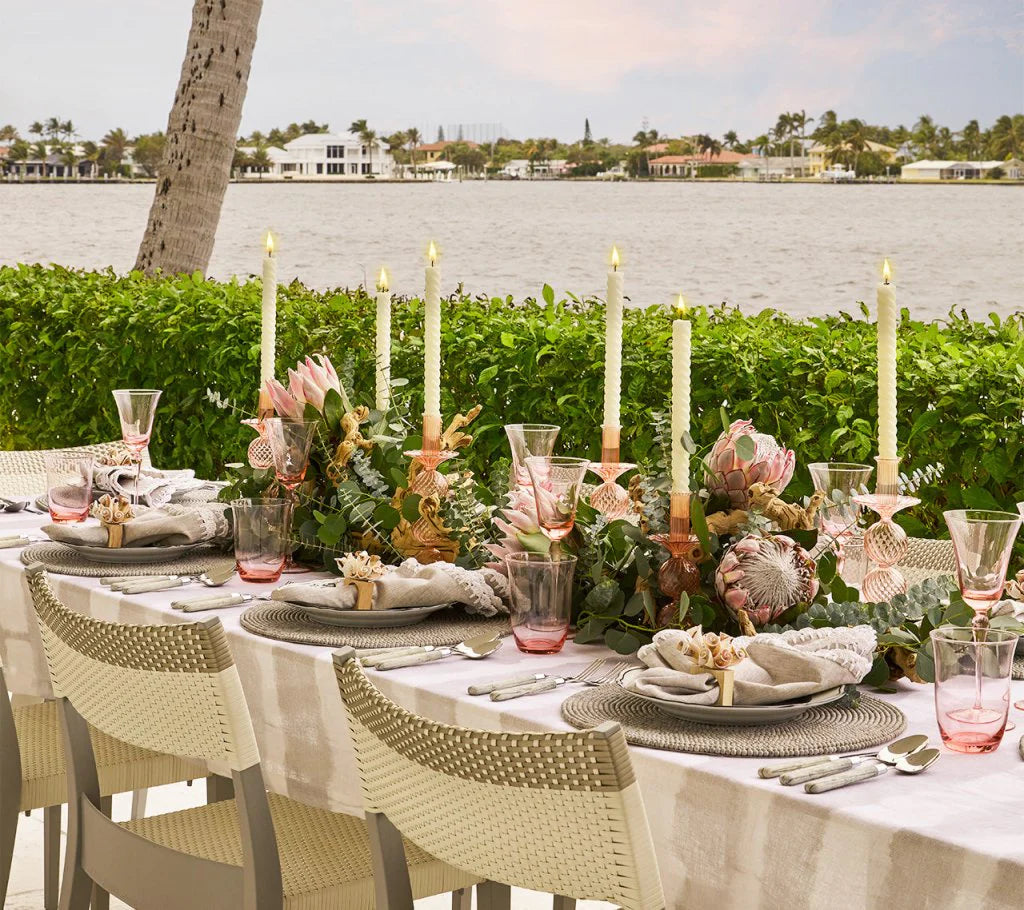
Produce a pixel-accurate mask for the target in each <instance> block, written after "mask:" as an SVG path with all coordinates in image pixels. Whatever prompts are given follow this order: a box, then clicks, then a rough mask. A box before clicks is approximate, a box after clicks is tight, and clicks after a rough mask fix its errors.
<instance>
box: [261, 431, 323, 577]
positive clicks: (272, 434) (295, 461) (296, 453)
mask: <svg viewBox="0 0 1024 910" xmlns="http://www.w3.org/2000/svg"><path fill="white" fill-rule="evenodd" d="M264 425H265V426H266V430H267V441H268V442H269V443H270V451H271V453H272V454H273V456H274V474H275V476H276V477H277V481H278V483H280V484H281V486H282V487H284V489H285V494H286V496H287V498H288V500H289V501H290V502H291V503H292V506H293V509H294V505H295V502H296V493H295V491H296V490H297V489H298V488H299V485H300V484H301V483H302V481H303V480H305V478H306V468H307V467H309V452H310V449H311V448H312V447H313V440H314V439H315V438H316V434H317V428H318V427H319V422H318V421H316V420H299V419H298V418H294V417H268V418H267V419H266V420H265V421H264ZM290 518H291V512H289V520H290ZM288 530H289V532H290V531H291V528H290V527H289V529H288ZM284 571H285V572H287V573H289V574H291V573H295V572H305V571H307V570H306V569H305V568H303V567H302V566H300V565H299V564H298V563H297V562H295V560H294V559H292V556H291V553H289V554H288V559H287V561H286V562H285V566H284Z"/></svg>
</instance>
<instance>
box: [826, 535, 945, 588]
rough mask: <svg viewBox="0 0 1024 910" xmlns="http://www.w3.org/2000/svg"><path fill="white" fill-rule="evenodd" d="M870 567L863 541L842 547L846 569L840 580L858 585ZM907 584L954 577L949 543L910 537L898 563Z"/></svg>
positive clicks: (858, 538)
mask: <svg viewBox="0 0 1024 910" xmlns="http://www.w3.org/2000/svg"><path fill="white" fill-rule="evenodd" d="M869 568H870V565H869V564H868V559H867V555H866V554H865V552H864V538H863V537H855V538H854V539H853V540H851V541H850V542H849V543H848V544H847V545H846V568H845V569H844V570H843V578H844V579H845V580H846V581H847V582H849V583H850V584H860V583H861V581H863V580H864V575H865V573H866V572H867V570H868V569H869ZM899 569H900V571H901V572H902V573H903V577H904V578H906V580H907V584H909V585H916V584H920V583H921V582H922V581H924V580H925V579H926V578H939V577H940V576H942V575H947V576H955V575H956V553H955V552H954V551H953V541H951V540H934V539H932V538H928V537H911V538H909V540H908V542H907V555H906V556H904V557H903V559H902V560H901V561H900V563H899Z"/></svg>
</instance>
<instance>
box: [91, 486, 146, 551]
mask: <svg viewBox="0 0 1024 910" xmlns="http://www.w3.org/2000/svg"><path fill="white" fill-rule="evenodd" d="M89 514H90V515H92V517H93V518H98V519H99V520H100V524H101V525H103V527H104V528H106V531H107V546H108V547H113V548H114V549H117V548H118V547H120V546H121V545H122V544H123V542H124V524H125V523H126V522H129V521H131V520H132V519H133V518H134V517H135V509H134V508H133V506H132V504H131V503H130V502H129V501H128V499H127V497H124V496H111V495H110V494H109V493H104V494H103V496H101V497H100V498H99V499H97V500H96V502H94V503H93V504H92V508H91V509H90V510H89Z"/></svg>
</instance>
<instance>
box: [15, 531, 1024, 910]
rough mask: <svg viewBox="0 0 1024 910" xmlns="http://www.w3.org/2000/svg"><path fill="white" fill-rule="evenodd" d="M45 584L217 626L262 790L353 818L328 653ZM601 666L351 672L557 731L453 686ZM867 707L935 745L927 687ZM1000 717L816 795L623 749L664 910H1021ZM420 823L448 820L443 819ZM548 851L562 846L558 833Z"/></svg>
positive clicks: (556, 702) (1022, 807)
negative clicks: (893, 711) (981, 751)
mask: <svg viewBox="0 0 1024 910" xmlns="http://www.w3.org/2000/svg"><path fill="white" fill-rule="evenodd" d="M2 521H3V530H4V532H5V533H16V532H20V531H24V532H35V531H38V529H39V528H40V527H41V526H42V525H43V524H44V523H45V521H46V517H45V516H40V515H31V514H26V513H19V514H18V515H8V516H3V518H2ZM20 554H21V550H20V549H17V548H13V549H8V550H0V655H2V657H3V662H4V668H5V672H6V674H7V682H8V686H9V688H10V689H11V690H12V691H14V692H18V693H23V694H27V695H39V696H46V695H48V694H50V691H51V690H50V686H49V682H48V677H47V673H46V667H45V663H44V658H43V652H42V645H41V642H40V639H39V634H38V630H37V628H36V623H35V618H34V615H33V611H32V605H31V600H30V596H29V591H28V586H27V584H26V581H25V572H24V569H25V566H24V565H23V563H22V562H21V560H20ZM111 568H112V573H111V574H116V567H111ZM306 577H315V576H306ZM50 578H51V582H52V584H53V586H54V590H55V591H56V593H57V595H58V596H59V597H60V598H61V600H62V601H63V602H64V603H65V604H67V605H68V606H69V607H71V608H72V609H75V610H78V611H81V612H83V613H86V614H89V615H91V616H94V617H97V618H99V619H105V620H111V621H118V622H128V623H146V624H154V623H176V622H184V621H195V620H197V619H204V618H207V617H210V616H216V617H218V618H219V619H220V620H221V622H222V623H223V624H224V627H225V629H226V631H227V635H228V639H229V641H230V644H231V649H232V652H233V654H234V658H235V662H236V664H237V665H238V670H239V673H240V676H241V680H242V685H243V688H244V691H245V695H246V699H247V701H248V705H249V709H250V712H251V714H252V719H253V725H254V728H255V731H256V737H257V740H258V742H259V746H260V752H261V758H262V763H263V771H264V776H265V778H266V783H267V786H268V787H269V788H270V789H271V790H274V791H276V792H279V793H283V794H286V795H287V796H289V797H292V798H293V799H297V800H299V801H302V802H305V803H309V804H312V805H315V806H320V807H324V808H327V809H331V810H335V811H339V812H347V813H354V814H361V797H360V786H359V777H358V773H357V769H356V764H355V757H354V754H353V749H352V744H351V741H350V739H349V736H348V732H347V729H346V721H345V715H344V710H343V707H342V704H341V701H340V697H339V694H338V689H337V685H336V683H335V679H334V675H333V668H332V664H331V658H330V649H329V648H323V647H315V646H310V645H298V644H290V643H286V642H281V641H273V640H269V639H267V638H262V637H258V636H256V635H253V634H251V633H250V632H248V631H246V630H245V629H243V628H242V627H241V625H240V623H239V618H240V616H241V614H242V612H243V611H244V610H245V609H246V608H247V607H246V606H242V607H237V608H232V609H226V610H223V609H222V610H218V611H216V612H210V613H194V614H188V615H183V614H182V613H180V612H177V611H174V610H172V609H171V606H170V604H171V601H173V600H175V599H178V598H180V597H182V596H186V593H185V592H187V593H188V594H190V595H191V594H192V593H193V592H192V589H174V590H171V591H161V592H156V593H150V594H142V595H132V596H128V595H123V594H118V593H114V592H112V591H111V590H110V589H109V588H108V587H104V586H103V585H101V584H100V581H99V579H98V578H83V577H76V576H66V575H51V576H50ZM222 590H225V591H241V592H246V593H252V594H266V593H267V591H268V586H265V585H264V586H261V585H255V584H248V583H245V582H242V581H239V580H238V579H237V578H236V579H234V580H232V581H231V582H229V583H228V584H227V585H226V586H225V588H224V589H222ZM195 593H196V594H199V593H203V592H202V590H198V591H196V592H195ZM602 653H610V652H605V649H604V648H603V646H594V645H591V646H578V645H575V644H574V643H569V644H568V645H567V646H566V648H565V649H564V650H563V651H562V653H561V654H558V655H554V656H533V655H525V654H521V653H519V652H518V651H517V650H516V648H515V646H514V645H513V643H512V641H511V640H508V641H506V642H505V644H504V647H502V648H501V649H499V650H498V651H497V652H496V653H495V654H494V655H492V656H491V657H489V658H488V659H487V660H486V661H480V662H478V661H468V660H463V659H461V658H448V659H445V660H442V661H439V662H436V663H431V664H427V665H424V666H419V667H410V668H405V669H401V670H394V671H389V672H378V671H372V670H371V671H368V673H369V675H370V678H371V679H372V681H373V682H374V684H375V685H377V686H378V687H379V688H380V689H381V690H382V691H383V692H384V693H386V694H387V695H388V696H389V697H390V698H392V699H393V700H394V701H396V702H398V703H399V704H401V705H402V706H404V707H405V708H407V709H409V710H411V711H414V712H417V713H419V714H422V715H424V716H427V717H429V718H432V719H434V720H437V721H441V722H446V723H451V724H458V725H461V726H466V727H474V728H483V729H489V730H507V731H541V730H565V729H568V728H569V725H568V724H567V723H566V722H565V721H564V720H563V719H562V718H561V716H560V714H559V706H560V704H561V702H562V701H563V700H564V699H565V698H567V697H568V696H569V695H570V694H571V692H572V691H574V690H575V689H576V688H577V687H575V686H573V685H572V684H569V685H566V686H562V687H560V688H559V689H556V690H554V691H549V692H545V693H543V694H540V695H534V696H530V697H526V698H520V699H516V700H512V701H505V702H492V701H491V700H490V699H488V698H487V697H473V696H470V695H468V694H467V692H466V688H467V686H468V685H470V684H471V683H474V682H481V681H486V680H489V679H494V678H500V677H502V676H506V675H510V674H513V673H516V674H520V673H522V672H527V673H529V672H540V671H551V670H552V669H554V670H557V671H559V672H565V671H570V672H571V671H572V670H573V669H580V668H582V667H583V666H585V665H586V664H587V663H589V662H590V661H591V660H592V659H593V658H594V657H595V656H599V655H601V654H602ZM883 697H885V698H887V699H889V700H891V701H892V702H893V703H894V704H896V705H898V706H899V707H900V708H901V709H902V710H903V711H904V713H905V714H906V716H907V719H908V726H907V729H908V732H921V733H927V734H928V735H929V736H931V737H932V740H933V743H935V742H937V741H938V728H937V725H936V722H935V714H934V706H933V702H932V687H930V686H923V685H915V684H912V683H909V682H906V681H901V682H899V683H898V684H897V686H896V692H895V693H893V694H886V695H884V696H883ZM1013 697H1014V698H1015V699H1019V698H1024V683H1021V682H1018V683H1014V693H1013ZM1014 715H1015V716H1016V718H1017V720H1018V721H1019V722H1020V723H1021V727H1022V729H1021V730H1018V733H1016V734H1013V733H1011V734H1008V735H1007V736H1006V738H1005V740H1004V742H1003V744H1002V746H1001V747H1000V748H999V749H998V750H997V751H996V752H995V753H993V754H990V755H959V754H955V753H952V752H949V751H946V750H943V754H942V757H941V759H940V761H938V762H937V763H936V764H935V765H934V766H933V767H932V768H931V769H929V770H928V771H927V773H925V774H922V775H919V776H916V777H907V776H903V775H900V774H897V773H895V772H893V773H890V774H887V775H885V776H883V777H881V778H880V779H876V780H873V781H869V782H867V783H863V784H859V785H857V786H852V787H847V788H844V789H840V790H836V791H832V792H830V793H827V794H824V795H809V794H806V793H804V792H803V789H802V788H801V787H782V786H781V785H780V784H779V783H778V781H775V780H762V779H760V778H759V777H758V775H757V769H758V767H760V766H762V765H765V764H771V763H772V761H776V762H777V761H779V759H774V760H772V759H757V758H726V757H718V756H708V755H693V754H686V753H679V752H669V751H659V750H654V749H646V748H639V747H632V748H631V755H632V759H633V764H634V766H635V769H636V774H637V778H638V780H639V782H640V785H641V788H642V791H643V794H644V802H645V805H646V810H647V816H648V820H649V822H650V827H651V831H652V835H653V838H654V843H655V847H656V849H657V854H658V860H659V864H660V869H661V875H662V879H663V882H664V888H665V893H666V896H667V899H668V906H669V907H670V908H673V910H675V908H710V907H714V908H743V910H756V908H765V910H767V908H787V910H801V908H808V910H811V908H842V910H848V908H873V907H881V906H889V905H903V906H910V907H913V908H915V910H927V908H936V910H937V908H943V910H956V908H965V910H966V908H970V910H978V908H1007V910H1008V908H1019V907H1021V906H1022V905H1024V763H1022V761H1021V759H1020V757H1019V756H1018V754H1017V748H1016V746H1017V736H1018V735H1019V733H1020V732H1024V720H1022V718H1024V715H1022V714H1020V713H1015V712H1011V717H1012V716H1014ZM211 770H213V771H217V770H218V769H216V768H212V769H211ZM437 824H439V825H457V824H459V809H458V806H452V809H451V814H450V816H449V817H445V818H438V819H437ZM565 849H566V850H567V851H571V850H572V849H573V845H572V841H571V837H568V839H567V841H566V844H565Z"/></svg>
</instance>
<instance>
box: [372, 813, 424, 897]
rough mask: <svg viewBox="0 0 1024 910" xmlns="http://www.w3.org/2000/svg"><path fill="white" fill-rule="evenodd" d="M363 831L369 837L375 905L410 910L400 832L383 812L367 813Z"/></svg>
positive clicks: (407, 880) (410, 894)
mask: <svg viewBox="0 0 1024 910" xmlns="http://www.w3.org/2000/svg"><path fill="white" fill-rule="evenodd" d="M366 830H367V834H369V837H370V860H371V863H372V865H373V888H374V895H375V898H376V906H377V907H380V908H387V910H413V906H412V885H411V883H410V882H409V867H408V866H407V865H406V864H405V845H404V844H403V843H402V835H401V834H400V833H399V831H398V829H397V828H396V827H395V826H394V825H393V824H392V823H391V819H389V818H388V817H387V816H386V815H385V814H384V813H383V812H367V813H366Z"/></svg>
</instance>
